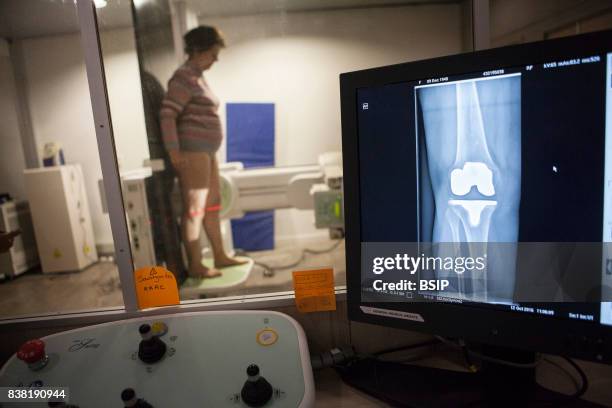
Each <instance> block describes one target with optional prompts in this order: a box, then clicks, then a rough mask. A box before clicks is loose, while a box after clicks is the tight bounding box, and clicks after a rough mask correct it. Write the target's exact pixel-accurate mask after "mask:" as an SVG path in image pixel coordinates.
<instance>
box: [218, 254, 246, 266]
mask: <svg viewBox="0 0 612 408" xmlns="http://www.w3.org/2000/svg"><path fill="white" fill-rule="evenodd" d="M247 262H249V260H248V259H236V258H230V257H229V256H224V257H222V258H221V259H215V268H227V267H228V266H235V265H242V264H245V263H247Z"/></svg>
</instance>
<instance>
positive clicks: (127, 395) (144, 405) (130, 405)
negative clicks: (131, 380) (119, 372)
mask: <svg viewBox="0 0 612 408" xmlns="http://www.w3.org/2000/svg"><path fill="white" fill-rule="evenodd" d="M121 400H122V401H123V406H124V407H126V408H153V405H151V404H149V403H148V402H147V401H145V400H143V399H141V398H138V397H137V396H136V391H134V390H133V389H132V388H126V389H125V390H123V391H122V392H121Z"/></svg>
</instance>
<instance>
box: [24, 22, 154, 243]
mask: <svg viewBox="0 0 612 408" xmlns="http://www.w3.org/2000/svg"><path fill="white" fill-rule="evenodd" d="M101 38H102V45H103V49H104V64H105V70H106V76H107V85H108V91H109V100H110V107H111V116H112V121H113V129H114V133H115V141H116V145H117V149H118V151H119V154H118V156H119V161H120V164H121V170H129V169H132V168H136V167H139V166H141V165H142V161H143V159H145V158H148V157H149V153H148V146H147V140H146V131H145V125H144V117H143V110H142V95H141V91H140V77H139V73H138V61H137V58H136V53H135V44H134V35H133V31H132V29H121V30H114V31H108V32H103V33H102V34H101ZM23 53H24V60H25V66H26V71H27V72H26V78H27V83H28V98H29V101H30V113H31V118H32V127H33V132H34V137H35V139H36V142H37V145H38V147H39V149H42V147H43V146H44V144H45V143H46V142H49V141H57V142H60V143H61V144H62V146H63V149H64V154H65V156H66V160H67V162H69V163H80V164H81V165H82V167H83V173H84V177H85V180H86V190H87V196H88V200H89V205H90V210H91V214H92V218H93V225H94V232H95V239H96V243H97V244H99V245H108V244H112V242H113V240H112V234H111V229H110V221H109V218H108V215H107V214H104V213H103V212H102V205H101V201H100V194H99V190H98V180H99V179H100V178H102V172H101V167H100V159H99V157H98V146H97V141H96V136H95V129H94V122H93V116H92V111H91V101H90V97H89V88H88V83H87V76H86V72H85V65H84V60H83V56H82V51H81V42H80V37H79V35H78V34H71V35H62V36H52V37H42V38H34V39H26V40H23Z"/></svg>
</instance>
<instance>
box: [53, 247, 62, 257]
mask: <svg viewBox="0 0 612 408" xmlns="http://www.w3.org/2000/svg"><path fill="white" fill-rule="evenodd" d="M53 257H54V258H55V259H58V258H61V257H62V251H60V250H59V249H57V248H55V251H53Z"/></svg>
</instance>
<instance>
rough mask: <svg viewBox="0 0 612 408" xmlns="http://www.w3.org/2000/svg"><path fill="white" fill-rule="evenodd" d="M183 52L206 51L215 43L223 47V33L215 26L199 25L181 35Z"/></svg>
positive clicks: (189, 53)
mask: <svg viewBox="0 0 612 408" xmlns="http://www.w3.org/2000/svg"><path fill="white" fill-rule="evenodd" d="M183 40H184V43H185V53H186V54H188V55H191V54H193V53H194V52H198V51H208V50H209V49H211V48H212V47H214V46H215V45H219V46H221V47H225V39H224V38H223V34H221V31H219V30H218V29H217V28H215V27H211V26H199V27H196V28H194V29H193V30H190V31H188V32H187V34H185V35H184V36H183Z"/></svg>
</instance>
